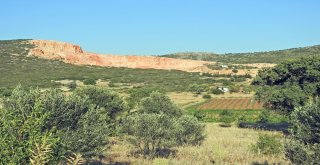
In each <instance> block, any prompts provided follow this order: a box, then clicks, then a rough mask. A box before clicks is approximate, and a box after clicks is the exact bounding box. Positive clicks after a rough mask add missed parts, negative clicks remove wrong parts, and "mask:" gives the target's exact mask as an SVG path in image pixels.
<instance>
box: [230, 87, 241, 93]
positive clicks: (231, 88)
mask: <svg viewBox="0 0 320 165" xmlns="http://www.w3.org/2000/svg"><path fill="white" fill-rule="evenodd" d="M239 91H240V86H230V93H238V92H239Z"/></svg>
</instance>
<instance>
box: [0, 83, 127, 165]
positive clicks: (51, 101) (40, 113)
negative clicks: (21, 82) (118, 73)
mask: <svg viewBox="0 0 320 165" xmlns="http://www.w3.org/2000/svg"><path fill="white" fill-rule="evenodd" d="M89 94H92V95H93V96H95V97H96V98H97V99H96V98H94V100H92V99H93V98H92V97H91V98H90V97H89ZM99 98H101V99H103V104H101V102H99V101H101V99H100V100H99ZM106 98H107V99H106ZM119 102H120V103H119ZM104 105H105V106H104ZM106 107H107V108H106ZM121 111H123V106H122V104H121V101H119V97H118V96H117V95H115V94H114V93H112V92H109V91H105V90H104V89H95V88H85V89H82V90H80V91H76V92H74V93H72V94H71V95H69V96H65V95H64V93H62V92H60V91H58V90H53V89H50V90H48V91H46V92H43V93H41V92H40V90H39V89H29V90H24V89H22V88H21V87H17V88H15V89H14V90H13V92H12V95H11V96H10V97H8V98H6V99H5V100H4V106H3V110H1V113H0V147H1V150H0V157H1V160H0V164H29V163H30V162H32V161H33V162H40V163H41V162H42V163H43V162H47V163H49V164H57V163H58V162H63V161H65V160H64V159H63V157H64V156H68V155H70V154H71V153H77V154H81V155H82V156H83V157H84V158H87V159H89V158H91V157H93V156H103V152H104V150H105V149H106V145H107V143H108V141H107V137H108V135H110V134H111V133H112V131H111V129H110V127H111V126H112V125H113V123H114V122H115V121H113V120H112V118H114V116H115V114H117V113H118V112H121ZM40 158H41V159H40Z"/></svg>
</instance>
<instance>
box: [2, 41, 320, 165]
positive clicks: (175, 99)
mask: <svg viewBox="0 0 320 165" xmlns="http://www.w3.org/2000/svg"><path fill="white" fill-rule="evenodd" d="M25 41H26V40H11V41H0V73H1V75H0V76H1V77H0V148H1V150H0V158H1V159H0V164H58V163H62V164H85V163H91V164H94V163H102V164H103V163H104V164H121V163H122V164H290V163H293V164H317V163H318V162H320V160H319V151H320V148H319V139H320V138H319V134H320V132H319V121H320V116H319V101H318V97H319V95H320V93H319V91H320V85H319V82H320V70H319V66H320V63H319V61H320V59H319V57H316V55H317V54H319V53H318V52H319V50H318V49H319V48H318V46H314V47H307V48H297V49H288V50H284V51H275V52H262V53H251V54H230V55H223V56H221V55H214V56H211V55H210V54H204V55H203V56H204V57H206V60H216V59H217V61H218V62H222V63H225V62H226V60H227V59H230V61H229V62H230V63H231V64H230V65H229V66H232V67H234V68H233V69H234V70H238V69H242V67H244V66H238V65H232V64H233V63H235V61H237V60H238V61H237V63H251V62H261V61H259V60H265V59H266V58H268V57H270V58H268V59H269V60H270V61H267V62H274V60H275V58H276V56H279V55H281V54H283V56H281V57H280V58H279V61H284V62H282V63H280V64H278V65H277V66H275V67H274V68H265V69H262V70H261V71H259V73H258V75H257V76H256V77H254V79H252V78H253V77H251V75H242V76H239V75H233V74H230V75H223V74H220V75H218V74H209V73H187V72H182V71H175V70H171V71H166V70H155V69H128V68H105V67H97V66H77V65H71V64H66V63H63V62H61V61H57V60H45V59H40V58H36V57H27V54H28V49H30V48H32V45H30V44H27V43H26V42H25ZM291 54H292V55H291ZM302 54H306V55H307V56H313V57H308V58H301V59H300V58H299V59H294V58H291V57H300V56H301V55H302ZM174 57H176V55H174ZM195 57H196V56H195V54H191V55H188V56H184V55H183V57H182V56H181V58H192V59H193V58H195ZM200 57H201V58H202V56H200ZM200 57H197V58H200ZM211 57H212V58H211ZM213 57H214V58H213ZM179 58H180V55H179ZM211 67H218V69H222V68H221V66H219V65H216V66H211ZM246 69H248V68H246ZM249 69H251V67H249ZM18 84H20V85H18ZM30 87H31V88H30ZM224 89H226V90H227V91H223V90H224ZM280 125H281V127H282V126H284V127H282V128H281V129H278V128H277V127H278V126H280ZM288 125H289V126H290V127H289V128H288ZM267 130H269V131H267ZM270 130H273V131H270ZM274 130H276V131H274Z"/></svg>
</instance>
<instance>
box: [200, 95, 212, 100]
mask: <svg viewBox="0 0 320 165" xmlns="http://www.w3.org/2000/svg"><path fill="white" fill-rule="evenodd" d="M202 98H204V99H211V95H209V94H204V95H203V96H202Z"/></svg>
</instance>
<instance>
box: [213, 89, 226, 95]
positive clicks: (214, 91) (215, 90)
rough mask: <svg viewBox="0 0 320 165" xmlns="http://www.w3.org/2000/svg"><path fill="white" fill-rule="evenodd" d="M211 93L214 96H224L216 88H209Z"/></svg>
mask: <svg viewBox="0 0 320 165" xmlns="http://www.w3.org/2000/svg"><path fill="white" fill-rule="evenodd" d="M210 91H211V93H212V94H215V95H220V94H224V92H223V91H222V90H220V89H218V88H211V90H210Z"/></svg>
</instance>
